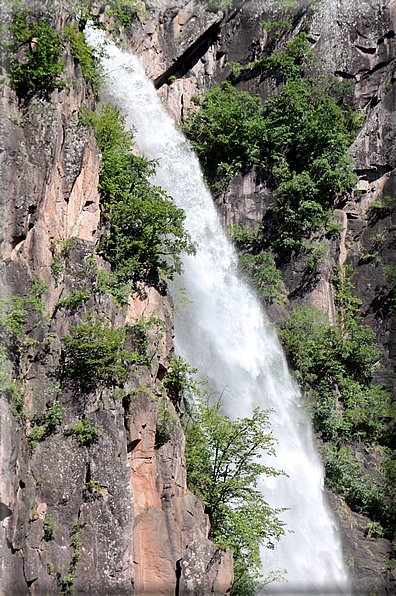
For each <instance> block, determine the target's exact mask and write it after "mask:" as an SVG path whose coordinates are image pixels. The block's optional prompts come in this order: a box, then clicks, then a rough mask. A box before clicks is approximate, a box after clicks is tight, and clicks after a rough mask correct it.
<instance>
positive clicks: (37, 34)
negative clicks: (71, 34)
mask: <svg viewBox="0 0 396 596" xmlns="http://www.w3.org/2000/svg"><path fill="white" fill-rule="evenodd" d="M32 15H33V11H32V10H22V11H20V12H17V13H15V15H14V18H13V23H12V25H11V26H10V31H11V33H12V34H13V37H14V41H13V42H12V43H11V45H10V50H11V52H12V53H13V56H12V58H11V76H12V81H13V85H14V88H15V90H16V92H17V94H18V95H19V96H20V97H23V96H26V95H31V94H33V93H37V92H38V91H47V92H50V91H53V90H54V89H62V88H63V87H65V85H66V83H65V82H63V81H59V80H57V79H59V77H60V76H61V75H62V74H63V72H64V69H65V62H64V61H63V60H60V56H61V54H62V51H63V41H62V37H61V35H60V34H59V33H58V32H56V31H55V29H53V28H52V27H51V26H50V25H48V24H47V23H45V22H44V21H42V20H38V21H37V22H34V21H33V16H32ZM21 50H23V51H24V52H25V58H24V60H23V61H19V59H18V57H17V52H20V51H21Z"/></svg>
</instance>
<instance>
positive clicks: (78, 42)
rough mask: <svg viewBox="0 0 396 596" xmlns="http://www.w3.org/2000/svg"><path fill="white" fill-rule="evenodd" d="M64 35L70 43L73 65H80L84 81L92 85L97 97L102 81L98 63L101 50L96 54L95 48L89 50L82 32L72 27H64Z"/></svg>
mask: <svg viewBox="0 0 396 596" xmlns="http://www.w3.org/2000/svg"><path fill="white" fill-rule="evenodd" d="M65 33H66V37H67V39H68V40H69V42H70V46H71V51H72V55H73V58H74V61H75V63H77V64H80V66H81V72H82V75H83V77H84V79H85V80H86V81H87V82H88V83H90V84H91V85H92V90H93V92H94V94H95V96H98V93H99V91H100V89H101V87H102V81H103V72H102V68H101V67H100V61H99V57H100V56H101V55H102V54H103V50H102V51H99V52H98V50H97V48H96V49H92V48H90V47H89V46H88V45H87V43H86V41H85V34H84V32H83V31H78V30H77V28H75V27H73V26H70V25H69V26H68V27H65Z"/></svg>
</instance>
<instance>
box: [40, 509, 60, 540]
mask: <svg viewBox="0 0 396 596" xmlns="http://www.w3.org/2000/svg"><path fill="white" fill-rule="evenodd" d="M43 527H44V540H45V541H46V542H48V541H49V540H52V538H53V535H54V532H55V531H56V529H57V527H56V523H55V520H54V518H53V517H52V515H47V516H46V518H45V520H44V521H43Z"/></svg>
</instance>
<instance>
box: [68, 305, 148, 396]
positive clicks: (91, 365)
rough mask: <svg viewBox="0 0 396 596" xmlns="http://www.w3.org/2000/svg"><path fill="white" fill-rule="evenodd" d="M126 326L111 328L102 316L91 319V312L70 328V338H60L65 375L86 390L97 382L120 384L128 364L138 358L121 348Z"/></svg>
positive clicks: (124, 378)
mask: <svg viewBox="0 0 396 596" xmlns="http://www.w3.org/2000/svg"><path fill="white" fill-rule="evenodd" d="M127 332H128V329H127V328H126V327H112V326H111V324H110V322H109V321H108V320H107V319H106V318H105V317H100V318H97V319H95V317H94V315H93V314H92V312H89V313H88V314H87V315H86V318H85V322H84V323H82V324H81V325H79V326H72V327H71V333H72V335H71V336H67V337H65V338H64V340H65V344H66V349H67V360H66V369H65V372H66V374H68V375H69V376H71V377H73V378H75V379H77V380H78V381H79V382H80V383H81V385H82V387H86V388H89V387H91V386H93V385H97V384H98V383H100V382H104V383H106V384H114V383H118V384H121V383H123V382H124V381H125V380H126V379H127V377H128V374H129V368H130V364H131V363H136V362H138V361H139V359H140V355H139V354H138V352H128V351H126V350H124V349H123V346H124V343H125V340H126V338H127Z"/></svg>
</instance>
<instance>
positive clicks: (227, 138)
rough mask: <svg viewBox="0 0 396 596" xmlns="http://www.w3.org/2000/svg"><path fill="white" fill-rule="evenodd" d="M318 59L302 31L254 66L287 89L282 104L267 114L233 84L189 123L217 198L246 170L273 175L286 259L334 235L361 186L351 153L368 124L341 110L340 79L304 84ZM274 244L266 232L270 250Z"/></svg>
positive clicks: (208, 97)
mask: <svg viewBox="0 0 396 596" xmlns="http://www.w3.org/2000/svg"><path fill="white" fill-rule="evenodd" d="M311 57H312V52H311V50H310V49H309V43H308V38H307V33H306V32H304V31H302V32H301V33H300V34H299V35H298V36H297V37H296V38H295V39H294V40H293V41H291V42H289V43H287V44H286V48H285V50H284V51H280V50H275V51H274V52H273V53H272V55H271V56H269V57H268V58H265V59H263V60H260V61H258V62H256V63H253V64H252V65H251V67H252V68H261V69H263V70H264V71H265V74H266V76H267V77H269V76H273V77H276V78H277V80H282V81H283V82H284V83H285V84H284V85H283V87H282V89H281V91H280V94H279V95H278V97H276V98H274V99H271V100H269V101H267V102H266V103H265V104H264V106H263V105H262V103H261V99H260V97H259V96H255V97H251V96H250V95H249V94H248V93H247V92H245V91H243V92H240V91H237V90H236V89H235V88H234V87H233V86H232V85H231V84H230V83H229V82H225V83H223V85H222V86H221V87H215V88H212V89H210V90H209V91H208V92H207V93H206V94H205V95H204V96H201V97H199V98H197V99H196V103H197V107H198V109H197V110H196V111H194V110H190V112H189V114H188V117H187V119H186V121H185V122H184V129H185V131H186V133H187V135H188V136H189V138H190V140H191V144H192V146H193V147H194V149H195V150H196V151H197V153H198V156H199V159H200V161H201V163H202V165H203V169H204V172H205V174H206V176H207V178H208V182H209V184H210V186H211V187H212V189H213V190H214V192H216V193H220V194H221V193H223V192H224V191H225V190H226V188H227V186H228V183H229V180H230V179H231V177H232V175H233V173H234V172H235V171H236V169H238V168H241V167H242V166H244V165H254V164H255V165H257V166H259V167H260V168H262V169H264V170H267V171H269V172H271V173H272V175H273V177H274V181H275V184H276V186H277V193H276V195H277V200H276V202H275V203H273V204H271V206H270V208H269V209H270V213H272V220H271V221H270V225H271V226H272V229H274V228H276V230H277V234H276V235H273V238H271V244H272V246H273V247H275V248H277V249H278V250H282V251H286V252H290V251H291V250H295V251H302V250H304V247H306V245H307V243H306V240H307V239H309V238H310V237H311V235H312V233H313V232H317V231H318V232H320V233H322V234H324V235H325V234H326V233H328V232H330V231H331V232H333V229H332V226H333V225H334V221H333V216H332V207H333V205H334V200H335V198H336V197H337V196H339V195H340V194H342V193H343V192H345V191H348V190H350V189H351V188H352V187H353V185H354V184H355V182H356V175H355V174H354V172H353V171H352V169H351V167H350V158H349V157H348V155H347V149H348V147H349V146H350V144H351V142H352V141H353V139H354V136H355V134H356V132H357V130H358V129H359V128H360V126H361V118H360V117H359V116H358V115H357V113H355V112H352V111H351V110H349V109H347V108H343V107H342V106H341V105H339V104H340V95H341V99H342V93H343V90H342V89H341V90H340V88H339V86H337V85H335V84H334V81H333V79H326V78H324V77H323V76H322V75H318V76H317V77H316V78H315V77H311V78H308V77H306V76H304V75H305V69H306V70H311V71H313V70H315V69H316V70H317V68H316V66H315V65H314V63H313V62H312V60H311ZM267 236H268V230H267V229H266V228H265V226H264V227H263V228H262V230H261V241H262V245H261V248H262V249H263V248H265V247H266V245H267V244H268V241H267ZM304 239H305V242H304Z"/></svg>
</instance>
